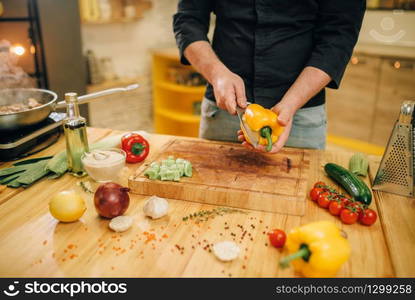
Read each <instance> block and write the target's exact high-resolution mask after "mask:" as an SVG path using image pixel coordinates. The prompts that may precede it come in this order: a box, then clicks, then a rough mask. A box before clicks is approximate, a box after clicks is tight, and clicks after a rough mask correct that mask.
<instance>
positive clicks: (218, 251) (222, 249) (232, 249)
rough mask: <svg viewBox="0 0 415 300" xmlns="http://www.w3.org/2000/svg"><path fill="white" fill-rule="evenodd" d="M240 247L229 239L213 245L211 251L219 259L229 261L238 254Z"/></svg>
mask: <svg viewBox="0 0 415 300" xmlns="http://www.w3.org/2000/svg"><path fill="white" fill-rule="evenodd" d="M240 251H241V249H240V248H239V246H238V245H237V244H236V243H234V242H231V241H223V242H219V243H216V244H215V245H213V253H214V254H215V256H216V257H217V258H218V259H219V260H221V261H231V260H234V259H236V258H237V257H238V256H239V253H240Z"/></svg>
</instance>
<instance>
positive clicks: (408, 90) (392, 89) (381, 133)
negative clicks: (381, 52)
mask: <svg viewBox="0 0 415 300" xmlns="http://www.w3.org/2000/svg"><path fill="white" fill-rule="evenodd" d="M405 100H414V101H415V61H411V60H401V59H383V60H382V64H381V71H380V79H379V89H378V99H377V101H376V106H375V109H374V120H373V127H372V134H371V137H370V142H371V143H374V144H379V145H386V143H387V142H388V138H389V136H390V133H391V131H392V127H393V125H394V124H395V121H396V119H397V118H398V115H399V107H400V106H401V104H402V102H403V101H405Z"/></svg>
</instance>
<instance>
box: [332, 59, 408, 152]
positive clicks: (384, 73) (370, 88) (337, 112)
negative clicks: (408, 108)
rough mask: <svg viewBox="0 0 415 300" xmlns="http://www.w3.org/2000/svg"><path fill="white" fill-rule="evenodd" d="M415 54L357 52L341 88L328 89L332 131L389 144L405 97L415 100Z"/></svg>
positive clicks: (373, 142) (379, 143) (363, 139)
mask: <svg viewBox="0 0 415 300" xmlns="http://www.w3.org/2000/svg"><path fill="white" fill-rule="evenodd" d="M414 78H415V57H414V59H412V58H405V59H401V58H397V57H396V58H395V57H391V56H383V55H376V54H367V53H365V54H360V53H359V52H356V53H355V54H354V55H353V56H352V58H351V60H350V62H349V65H348V66H347V69H346V72H345V75H344V77H343V80H342V83H341V86H340V88H339V89H338V90H333V89H327V112H328V133H329V134H330V135H335V136H340V137H345V138H351V139H356V140H360V141H364V142H368V143H372V144H376V145H379V146H383V147H384V146H386V144H387V141H388V138H389V136H390V133H391V131H392V127H393V125H394V123H395V121H396V119H397V117H398V114H399V108H400V105H401V103H402V102H403V101H405V100H414V101H415V81H414Z"/></svg>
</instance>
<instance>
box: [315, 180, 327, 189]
mask: <svg viewBox="0 0 415 300" xmlns="http://www.w3.org/2000/svg"><path fill="white" fill-rule="evenodd" d="M314 187H315V188H323V187H327V184H326V183H325V182H323V181H317V182H316V183H315V184H314Z"/></svg>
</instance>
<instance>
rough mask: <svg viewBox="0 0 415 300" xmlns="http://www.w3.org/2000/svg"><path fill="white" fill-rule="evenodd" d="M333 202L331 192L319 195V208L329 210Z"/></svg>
mask: <svg viewBox="0 0 415 300" xmlns="http://www.w3.org/2000/svg"><path fill="white" fill-rule="evenodd" d="M330 202H331V194H330V193H329V192H323V193H321V194H320V195H318V199H317V203H318V206H320V207H323V208H327V207H328V206H329V204H330Z"/></svg>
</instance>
